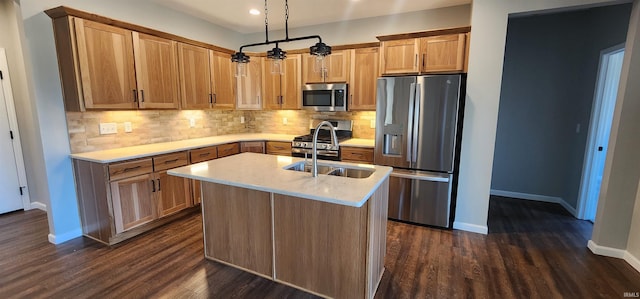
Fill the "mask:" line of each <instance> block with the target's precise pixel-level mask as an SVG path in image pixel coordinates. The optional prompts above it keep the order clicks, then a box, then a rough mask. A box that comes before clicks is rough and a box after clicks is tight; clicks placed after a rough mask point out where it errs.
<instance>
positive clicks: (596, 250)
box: [587, 240, 640, 272]
mask: <svg viewBox="0 0 640 299" xmlns="http://www.w3.org/2000/svg"><path fill="white" fill-rule="evenodd" d="M587 247H589V250H591V252H593V254H597V255H602V256H608V257H615V258H619V259H623V260H624V261H625V262H627V263H628V264H629V265H631V267H633V268H634V269H636V271H638V272H640V260H639V259H638V258H637V257H635V256H633V254H631V253H629V251H626V250H622V249H617V248H611V247H606V246H600V245H598V244H596V242H593V241H592V240H589V242H588V243H587Z"/></svg>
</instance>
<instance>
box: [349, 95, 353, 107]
mask: <svg viewBox="0 0 640 299" xmlns="http://www.w3.org/2000/svg"><path fill="white" fill-rule="evenodd" d="M349 98H351V99H350V100H349V105H350V106H353V94H350V95H349Z"/></svg>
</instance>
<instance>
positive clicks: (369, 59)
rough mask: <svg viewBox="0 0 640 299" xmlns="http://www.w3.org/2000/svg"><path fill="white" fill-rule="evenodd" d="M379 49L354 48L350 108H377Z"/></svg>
mask: <svg viewBox="0 0 640 299" xmlns="http://www.w3.org/2000/svg"><path fill="white" fill-rule="evenodd" d="M378 52H379V49H378V48H377V47H374V48H363V49H355V50H352V54H351V80H350V85H349V93H350V94H349V99H350V102H349V110H374V111H375V110H376V80H377V76H378V60H379V54H378Z"/></svg>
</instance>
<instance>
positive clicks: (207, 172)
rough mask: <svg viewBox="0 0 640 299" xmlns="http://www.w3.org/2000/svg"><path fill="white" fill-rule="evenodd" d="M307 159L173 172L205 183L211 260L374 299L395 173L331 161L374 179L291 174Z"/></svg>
mask: <svg viewBox="0 0 640 299" xmlns="http://www.w3.org/2000/svg"><path fill="white" fill-rule="evenodd" d="M302 160H303V159H298V158H292V157H284V156H271V155H260V154H254V153H244V154H240V155H235V156H230V157H226V158H222V159H218V160H213V161H209V162H203V163H198V164H193V165H190V166H185V167H180V168H176V169H173V170H170V171H169V172H168V173H169V174H170V175H175V176H180V177H185V178H190V179H196V180H201V181H202V198H203V201H202V217H203V226H204V227H203V232H204V246H205V257H206V258H208V259H211V260H214V261H216V262H220V263H223V264H226V265H230V266H233V267H236V268H240V269H242V270H245V271H248V272H251V273H254V274H256V275H260V276H263V277H266V278H269V279H272V280H274V281H277V282H280V283H283V284H286V285H290V286H293V287H296V288H299V289H302V290H305V291H308V292H311V293H313V294H316V295H320V296H323V297H332V298H373V296H374V294H375V290H376V288H377V286H378V283H379V282H380V279H381V278H382V274H383V272H384V256H385V251H386V221H387V200H388V186H389V183H388V182H389V180H388V178H389V174H390V173H391V168H390V167H382V166H373V165H360V164H358V165H356V164H350V163H340V162H333V161H331V162H330V164H331V165H332V166H334V167H342V168H344V167H346V168H351V169H356V170H358V169H360V170H366V171H369V172H371V171H372V173H371V175H370V176H369V177H366V178H352V177H340V176H333V175H325V174H320V175H318V177H315V178H314V177H312V176H311V174H310V173H309V172H303V171H293V170H287V169H285V168H287V167H288V166H290V165H292V164H295V163H299V161H302ZM325 163H329V162H325V161H322V162H320V164H325Z"/></svg>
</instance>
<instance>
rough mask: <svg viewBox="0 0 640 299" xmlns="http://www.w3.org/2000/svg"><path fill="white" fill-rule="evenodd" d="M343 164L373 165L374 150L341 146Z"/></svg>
mask: <svg viewBox="0 0 640 299" xmlns="http://www.w3.org/2000/svg"><path fill="white" fill-rule="evenodd" d="M340 151H341V158H342V162H352V163H368V164H373V149H372V148H364V147H348V146H341V147H340Z"/></svg>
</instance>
